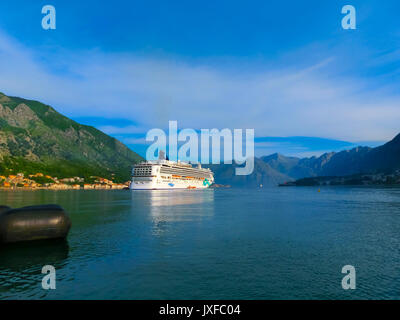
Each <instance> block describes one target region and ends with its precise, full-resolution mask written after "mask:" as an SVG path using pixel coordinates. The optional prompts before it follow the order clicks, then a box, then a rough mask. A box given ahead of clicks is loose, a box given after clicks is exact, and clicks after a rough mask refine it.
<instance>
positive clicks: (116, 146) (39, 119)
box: [0, 93, 142, 181]
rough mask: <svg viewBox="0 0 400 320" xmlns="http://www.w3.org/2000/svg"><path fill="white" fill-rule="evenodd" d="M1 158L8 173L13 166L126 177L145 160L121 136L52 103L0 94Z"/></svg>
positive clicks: (55, 172) (60, 173)
mask: <svg viewBox="0 0 400 320" xmlns="http://www.w3.org/2000/svg"><path fill="white" fill-rule="evenodd" d="M0 160H1V161H0V172H1V173H3V174H4V173H7V170H9V169H10V168H13V169H15V170H20V171H22V172H23V171H40V170H42V171H45V172H46V173H48V174H52V175H56V176H59V177H60V176H61V177H62V176H81V177H88V176H91V175H98V176H102V177H106V178H112V177H115V179H117V180H124V181H127V180H129V178H130V172H131V166H132V165H133V164H134V163H136V162H138V161H140V160H142V158H141V157H140V156H139V155H138V154H136V153H135V152H133V151H132V150H130V149H129V148H128V147H126V146H125V145H124V144H122V143H121V142H120V141H118V140H117V139H115V138H112V137H110V136H108V135H106V134H105V133H103V132H101V131H100V130H97V129H96V128H94V127H91V126H86V125H81V124H79V123H77V122H75V121H73V120H71V119H69V118H67V117H65V116H63V115H61V114H60V113H58V112H57V111H56V110H55V109H53V108H52V107H50V106H48V105H45V104H43V103H41V102H38V101H33V100H27V99H23V98H18V97H10V96H7V95H5V94H3V93H0ZM31 173H33V172H31Z"/></svg>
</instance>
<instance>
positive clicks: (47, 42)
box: [0, 0, 400, 156]
mask: <svg viewBox="0 0 400 320" xmlns="http://www.w3.org/2000/svg"><path fill="white" fill-rule="evenodd" d="M48 4H50V5H53V6H54V7H55V9H56V29H55V30H44V29H43V28H42V26H41V21H42V18H43V17H44V15H43V14H42V13H41V10H42V7H43V6H44V5H48ZM347 4H350V5H353V6H354V7H355V9H356V21H357V24H356V29H355V30H344V29H343V28H342V25H341V20H342V18H343V17H344V14H342V13H341V9H342V7H343V6H344V5H347ZM399 14H400V2H398V1H392V0H387V1H385V2H384V4H383V2H382V1H375V0H370V1H366V0H363V1H358V0H357V1H353V0H348V1H340V0H332V1H321V0H319V1H314V0H303V1H286V0H281V1H267V0H263V1H245V2H244V1H223V0H222V1H201V2H199V1H191V0H185V1H174V0H169V1H121V0H114V1H112V2H108V1H91V0H89V1H75V0H70V1H59V0H49V1H46V2H44V1H36V0H35V1H32V0H29V1H28V0H27V1H22V0H14V1H12V2H11V1H7V2H6V1H2V2H1V3H0V91H1V92H4V93H5V94H7V95H13V96H20V97H24V98H29V99H35V100H39V101H41V102H44V103H47V104H50V105H51V106H53V107H54V108H55V109H56V110H57V111H59V112H61V113H62V114H64V115H66V116H68V117H70V118H72V119H74V120H76V121H78V122H81V123H83V124H88V125H93V126H95V127H97V128H99V129H100V130H102V131H104V132H106V133H108V134H110V135H112V136H114V137H116V138H118V139H119V140H121V141H122V142H124V143H125V144H127V145H128V146H129V147H130V148H132V149H133V150H135V151H137V152H139V153H140V154H142V155H144V154H145V150H146V148H147V146H148V144H146V143H145V135H146V132H147V131H148V130H150V129H152V128H162V129H167V128H168V121H169V120H177V121H178V127H179V128H180V129H183V128H193V129H195V130H200V129H203V128H210V129H211V128H218V129H223V128H230V129H232V130H233V129H239V128H243V129H246V128H251V129H254V130H255V135H256V155H258V156H260V155H267V154H270V153H274V152H280V153H283V154H287V155H296V156H311V155H318V154H321V153H323V152H327V151H338V150H343V149H348V148H351V147H353V146H356V145H369V146H376V145H379V144H382V143H383V142H385V141H388V140H390V139H391V138H393V137H394V136H395V135H396V134H398V133H399V132H400V126H399V123H400V86H399V85H398V84H399V80H400V72H399V71H400V22H399V21H400V20H399Z"/></svg>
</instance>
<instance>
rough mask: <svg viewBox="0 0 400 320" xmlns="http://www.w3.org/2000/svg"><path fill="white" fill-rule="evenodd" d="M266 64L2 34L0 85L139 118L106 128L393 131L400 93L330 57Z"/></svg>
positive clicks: (372, 136) (77, 108) (368, 135)
mask: <svg viewBox="0 0 400 320" xmlns="http://www.w3.org/2000/svg"><path fill="white" fill-rule="evenodd" d="M298 59H301V57H298ZM268 65H269V67H268V68H267V67H265V66H263V65H259V66H258V69H257V68H255V67H254V66H252V67H251V68H246V67H245V64H241V62H238V64H237V65H234V66H229V67H226V66H224V67H219V66H217V65H215V64H210V63H205V62H204V63H201V62H188V61H182V60H180V59H178V58H176V57H175V58H174V57H170V58H157V57H152V56H146V57H143V56H137V55H132V54H122V53H120V54H116V53H104V52H100V51H98V50H93V51H81V52H66V51H64V50H62V49H60V48H58V49H57V50H52V51H45V52H42V51H35V50H32V49H29V48H27V47H25V46H24V45H22V44H21V43H19V42H18V41H16V40H15V39H12V38H10V37H9V36H7V35H6V34H5V33H0V91H4V92H5V93H7V94H13V95H19V96H24V97H27V98H35V99H38V100H41V101H43V102H46V103H49V104H51V105H53V106H54V107H55V108H56V109H57V110H59V111H60V112H62V113H64V114H66V115H68V116H73V117H80V116H82V117H83V116H85V117H95V116H101V117H109V118H125V119H128V120H133V121H134V122H135V123H137V125H131V126H124V127H118V126H116V125H109V126H104V125H103V126H101V127H100V128H101V129H102V130H104V131H105V132H106V133H109V134H127V133H128V134H129V133H138V132H139V131H140V130H142V132H143V130H147V129H149V128H154V127H159V128H166V127H167V126H168V121H169V120H178V124H179V126H180V127H181V128H183V127H190V128H195V129H200V128H213V127H216V128H225V127H227V128H254V129H255V132H256V135H257V136H293V135H296V136H299V135H301V136H318V137H326V138H333V139H341V140H347V141H358V140H388V139H390V138H391V137H393V136H394V135H395V134H396V133H398V131H399V129H400V127H399V123H400V96H399V95H397V94H396V93H395V92H394V91H393V90H391V87H390V86H388V87H385V86H383V85H382V84H379V83H375V82H374V80H373V79H366V78H361V77H356V76H353V75H348V74H343V73H339V72H338V70H339V69H340V61H338V59H335V56H334V55H333V56H332V55H330V54H329V53H326V54H325V57H324V58H321V59H319V60H318V61H315V62H314V63H312V64H309V65H307V66H304V65H302V66H301V67H299V66H297V67H296V65H293V64H292V65H291V66H290V67H287V66H285V65H284V64H283V63H282V61H279V60H277V61H276V62H275V63H269V64H268ZM271 65H273V67H271Z"/></svg>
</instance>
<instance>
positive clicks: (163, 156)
mask: <svg viewBox="0 0 400 320" xmlns="http://www.w3.org/2000/svg"><path fill="white" fill-rule="evenodd" d="M158 160H165V152H164V151H162V150H160V151H159V152H158Z"/></svg>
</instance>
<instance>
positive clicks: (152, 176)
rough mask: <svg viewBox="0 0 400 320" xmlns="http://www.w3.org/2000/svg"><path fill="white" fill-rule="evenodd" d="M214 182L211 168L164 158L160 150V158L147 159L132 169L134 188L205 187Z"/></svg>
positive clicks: (131, 187) (131, 185) (132, 187)
mask: <svg viewBox="0 0 400 320" xmlns="http://www.w3.org/2000/svg"><path fill="white" fill-rule="evenodd" d="M213 182H214V175H213V173H212V171H211V170H210V169H204V168H202V167H201V164H198V165H197V167H193V166H192V165H190V164H188V163H185V162H181V161H178V162H175V161H170V160H168V159H164V154H163V153H162V152H160V155H159V159H158V160H154V161H145V162H141V163H139V164H137V165H135V166H134V167H133V169H132V181H131V184H130V189H132V190H158V189H205V188H208V187H209V186H210V185H211V184H212V183H213Z"/></svg>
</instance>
